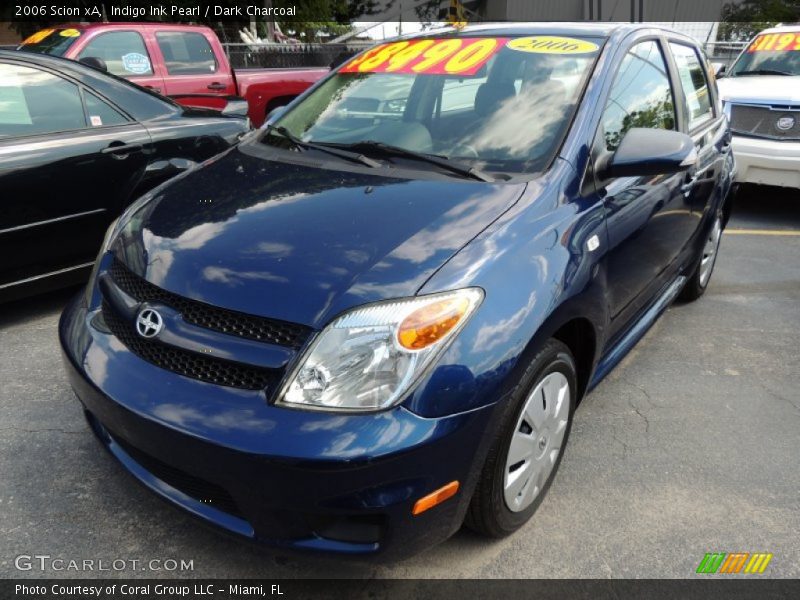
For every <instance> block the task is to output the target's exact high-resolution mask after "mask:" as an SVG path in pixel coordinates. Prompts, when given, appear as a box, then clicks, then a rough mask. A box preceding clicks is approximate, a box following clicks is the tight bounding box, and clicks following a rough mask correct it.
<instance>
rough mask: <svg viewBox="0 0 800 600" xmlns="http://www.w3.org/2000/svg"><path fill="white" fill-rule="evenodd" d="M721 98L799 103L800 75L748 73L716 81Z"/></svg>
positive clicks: (765, 102) (757, 101)
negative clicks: (744, 75)
mask: <svg viewBox="0 0 800 600" xmlns="http://www.w3.org/2000/svg"><path fill="white" fill-rule="evenodd" d="M717 86H718V87H719V96H720V98H721V99H722V100H730V101H733V102H753V103H755V104H800V76H786V75H748V76H746V77H724V78H722V79H720V80H719V81H718V82H717Z"/></svg>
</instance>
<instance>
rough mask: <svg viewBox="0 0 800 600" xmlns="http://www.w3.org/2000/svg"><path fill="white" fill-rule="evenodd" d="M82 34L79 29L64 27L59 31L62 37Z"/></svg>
mask: <svg viewBox="0 0 800 600" xmlns="http://www.w3.org/2000/svg"><path fill="white" fill-rule="evenodd" d="M80 34H81V32H80V31H78V30H77V29H62V30H61V31H59V32H58V35H60V36H61V37H78V36H79V35H80Z"/></svg>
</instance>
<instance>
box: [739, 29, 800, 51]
mask: <svg viewBox="0 0 800 600" xmlns="http://www.w3.org/2000/svg"><path fill="white" fill-rule="evenodd" d="M787 50H800V31H787V32H786V33H767V34H764V35H759V36H758V37H757V38H756V39H754V40H753V43H752V44H750V45H749V46H748V47H747V51H748V52H784V51H787Z"/></svg>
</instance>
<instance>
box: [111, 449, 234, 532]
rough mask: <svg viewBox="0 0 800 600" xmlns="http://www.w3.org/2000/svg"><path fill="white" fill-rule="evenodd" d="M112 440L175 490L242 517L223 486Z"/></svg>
mask: <svg viewBox="0 0 800 600" xmlns="http://www.w3.org/2000/svg"><path fill="white" fill-rule="evenodd" d="M114 441H115V442H116V443H117V444H119V445H120V446H121V447H122V449H123V450H125V452H126V453H127V454H128V455H129V456H130V457H131V458H132V459H133V460H135V461H136V462H137V463H139V464H140V465H141V466H142V467H143V468H144V469H146V470H147V471H149V472H150V473H152V474H153V475H154V476H155V477H157V478H158V479H160V480H161V481H163V482H164V483H166V484H167V485H170V486H172V487H174V488H175V489H176V490H179V491H181V492H183V493H184V494H186V495H187V496H189V497H190V498H194V499H195V500H197V501H198V502H202V503H203V504H206V505H208V506H212V507H214V508H216V509H217V510H221V511H222V512H225V513H228V514H229V515H233V516H234V517H239V518H240V519H243V518H244V516H243V515H242V513H241V511H240V510H239V507H238V506H236V502H235V501H234V499H233V498H232V497H231V495H230V494H229V493H228V491H227V490H226V489H225V488H223V487H220V486H218V485H216V484H214V483H210V482H208V481H205V480H204V479H200V478H199V477H195V476H194V475H189V474H188V473H185V472H184V471H181V470H180V469H176V468H175V467H172V466H170V465H168V464H165V463H163V462H161V461H160V460H158V459H157V458H154V457H152V456H150V455H149V454H146V453H144V452H142V451H141V450H139V449H138V448H135V447H133V446H131V445H130V444H128V443H127V442H125V441H124V440H122V439H121V438H118V437H114Z"/></svg>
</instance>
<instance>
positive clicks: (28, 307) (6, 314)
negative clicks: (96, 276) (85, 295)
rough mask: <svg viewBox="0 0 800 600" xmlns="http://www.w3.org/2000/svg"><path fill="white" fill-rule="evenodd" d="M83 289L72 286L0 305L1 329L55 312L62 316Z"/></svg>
mask: <svg viewBox="0 0 800 600" xmlns="http://www.w3.org/2000/svg"><path fill="white" fill-rule="evenodd" d="M81 289H82V286H71V287H68V288H64V289H61V290H56V291H53V292H48V293H45V294H39V295H37V296H31V297H29V298H22V299H19V300H12V301H11V302H6V303H4V304H0V329H3V328H5V327H11V326H12V325H19V324H21V323H24V322H26V321H30V320H33V319H37V318H39V317H42V316H45V315H50V314H52V313H53V312H54V311H58V313H59V314H60V313H61V310H63V308H64V307H65V306H66V305H67V303H68V302H69V301H70V300H72V298H73V297H74V296H75V294H77V293H78V292H79V291H80V290H81Z"/></svg>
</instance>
